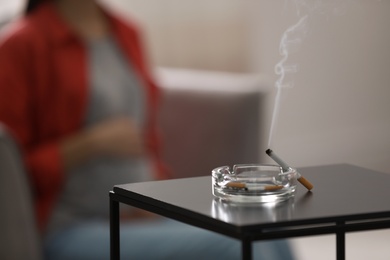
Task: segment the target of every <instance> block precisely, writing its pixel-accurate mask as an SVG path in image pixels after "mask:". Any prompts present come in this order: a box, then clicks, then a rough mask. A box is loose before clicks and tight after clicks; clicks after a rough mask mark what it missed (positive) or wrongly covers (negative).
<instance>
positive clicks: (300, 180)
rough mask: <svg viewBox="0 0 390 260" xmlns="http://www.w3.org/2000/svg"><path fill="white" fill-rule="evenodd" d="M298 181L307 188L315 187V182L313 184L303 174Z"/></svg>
mask: <svg viewBox="0 0 390 260" xmlns="http://www.w3.org/2000/svg"><path fill="white" fill-rule="evenodd" d="M298 181H299V182H300V183H301V184H302V185H303V186H305V187H306V189H308V190H311V189H313V184H311V183H310V182H309V181H308V180H306V178H305V177H303V176H302V175H301V177H299V178H298Z"/></svg>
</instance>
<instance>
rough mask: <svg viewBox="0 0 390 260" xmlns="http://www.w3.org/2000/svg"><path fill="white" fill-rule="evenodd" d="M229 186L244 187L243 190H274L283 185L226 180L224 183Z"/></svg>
mask: <svg viewBox="0 0 390 260" xmlns="http://www.w3.org/2000/svg"><path fill="white" fill-rule="evenodd" d="M226 186H227V187H229V188H237V189H245V190H265V191H274V190H280V189H282V188H283V185H259V184H254V183H243V182H228V183H227V184H226Z"/></svg>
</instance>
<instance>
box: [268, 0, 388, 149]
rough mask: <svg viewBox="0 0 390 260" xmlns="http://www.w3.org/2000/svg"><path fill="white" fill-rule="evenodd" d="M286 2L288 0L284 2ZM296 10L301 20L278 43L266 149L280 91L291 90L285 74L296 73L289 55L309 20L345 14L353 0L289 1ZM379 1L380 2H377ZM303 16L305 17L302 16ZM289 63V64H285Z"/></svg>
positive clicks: (271, 136) (278, 105) (304, 35)
mask: <svg viewBox="0 0 390 260" xmlns="http://www.w3.org/2000/svg"><path fill="white" fill-rule="evenodd" d="M286 1H288V0H286ZM289 1H290V3H292V4H293V5H294V7H295V8H296V12H297V16H298V17H300V16H301V18H300V19H299V20H298V22H297V23H296V24H294V25H292V26H291V27H289V28H288V29H287V30H286V31H285V32H284V33H283V35H282V38H281V41H280V48H279V50H280V54H281V56H282V59H281V60H280V61H279V62H278V63H277V64H276V66H275V73H276V74H277V75H279V78H278V79H277V81H276V83H275V86H276V88H277V93H276V96H275V103H274V110H273V114H272V121H271V127H270V132H269V140H268V148H270V147H271V143H272V140H273V134H274V132H275V128H276V121H277V119H278V115H279V108H280V102H281V96H282V92H283V91H282V90H283V89H286V88H292V87H293V86H294V83H293V82H292V81H287V82H286V74H288V73H289V74H293V73H296V72H298V65H297V64H294V63H291V61H289V55H290V54H291V53H292V52H295V51H297V50H298V48H299V47H300V45H301V44H302V42H303V40H304V38H305V37H306V35H307V33H308V24H309V20H310V19H312V17H314V16H325V18H327V19H328V18H329V17H330V16H338V15H342V14H344V13H345V9H346V8H347V5H348V3H350V2H351V1H353V0H310V1H309V0H289ZM379 1H380V0H379ZM302 14H305V15H302ZM287 62H289V64H288V63H287Z"/></svg>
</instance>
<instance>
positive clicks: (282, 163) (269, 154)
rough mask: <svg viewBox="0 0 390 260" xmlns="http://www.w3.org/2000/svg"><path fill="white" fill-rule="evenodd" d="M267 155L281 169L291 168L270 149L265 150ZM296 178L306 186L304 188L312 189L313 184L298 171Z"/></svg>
mask: <svg viewBox="0 0 390 260" xmlns="http://www.w3.org/2000/svg"><path fill="white" fill-rule="evenodd" d="M265 152H266V153H267V154H268V156H269V157H271V158H272V159H273V160H274V161H275V162H277V163H278V164H279V165H280V166H281V167H282V169H283V171H285V172H286V171H289V170H290V169H291V167H290V166H288V164H287V163H285V162H284V161H283V160H282V159H280V158H279V157H278V156H277V155H276V154H275V153H274V152H273V151H272V150H271V149H267V151H265ZM297 180H298V181H299V182H300V183H301V184H302V185H303V186H305V187H306V189H308V190H311V189H313V184H311V183H310V182H309V181H308V180H306V179H305V177H303V176H302V175H301V174H300V173H299V172H298V171H297Z"/></svg>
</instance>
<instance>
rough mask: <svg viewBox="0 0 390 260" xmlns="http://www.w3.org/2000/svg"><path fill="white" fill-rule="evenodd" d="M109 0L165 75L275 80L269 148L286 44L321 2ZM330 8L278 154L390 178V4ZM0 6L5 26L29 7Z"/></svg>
mask: <svg viewBox="0 0 390 260" xmlns="http://www.w3.org/2000/svg"><path fill="white" fill-rule="evenodd" d="M102 1H103V2H105V3H107V4H109V5H111V6H112V7H113V8H115V9H116V10H117V11H118V12H121V13H122V14H124V15H125V16H131V17H132V19H135V20H137V21H138V22H139V24H141V25H142V27H143V29H144V32H145V38H146V39H145V43H146V46H147V48H148V49H149V56H150V60H151V62H152V64H153V65H154V66H156V67H157V66H158V67H174V68H187V69H200V70H212V71H228V72H238V73H241V72H243V73H253V74H260V75H261V76H262V77H263V78H266V80H267V81H268V83H269V84H267V86H268V89H266V90H265V91H266V92H267V99H266V103H267V104H266V106H265V108H266V114H267V119H266V120H262V121H261V124H262V125H261V126H260V127H261V129H262V133H264V134H263V137H262V139H263V140H262V142H261V146H262V147H260V150H261V151H263V150H265V149H267V148H268V147H266V146H267V143H268V136H269V129H270V124H271V116H272V112H273V105H274V96H275V92H276V88H275V87H274V83H275V81H276V80H277V78H278V76H277V75H276V74H275V72H274V66H275V64H276V63H277V62H278V61H279V60H280V59H281V56H280V53H279V43H280V40H281V37H282V35H283V33H284V32H285V31H286V29H287V28H289V27H290V26H291V25H293V24H295V23H296V22H297V21H298V19H299V15H301V16H302V15H304V14H305V12H308V10H309V11H310V10H311V9H313V8H314V5H312V6H310V5H311V4H312V3H318V2H320V1H312V0H307V1H302V0H276V1H269V0H247V1H242V0H212V1H209V0H197V1H190V0H164V1H158V0H154V1H153V0H149V1H142V0H102ZM325 2H326V3H329V2H331V3H332V6H327V7H326V8H323V10H321V11H322V13H321V12H317V13H315V15H312V16H311V17H310V19H309V20H308V27H309V31H308V34H307V35H306V37H305V39H303V41H302V43H301V44H300V46H299V50H298V51H297V52H295V53H294V54H293V55H291V56H290V58H289V59H291V60H292V62H293V63H295V64H296V65H298V72H297V73H295V74H294V75H292V76H291V77H293V81H294V87H293V88H290V89H287V90H285V91H284V94H283V99H282V102H281V105H280V107H279V108H280V112H279V115H278V118H277V124H276V128H275V131H273V138H272V142H271V145H272V147H271V148H272V149H274V150H275V151H276V152H277V153H278V154H279V155H280V156H281V157H282V158H285V159H286V161H287V162H289V164H291V165H294V166H297V167H302V166H312V165H319V164H332V163H343V162H346V163H352V164H355V165H358V166H362V167H366V168H370V169H374V170H378V171H382V172H387V173H390V160H389V159H390V158H389V157H390V117H389V113H390V102H389V101H388V99H389V97H390V83H389V72H390V71H389V69H390V51H389V50H388V46H390V30H388V25H389V24H390V15H389V13H390V2H389V1H380V0H375V1H373V0H343V1H334V0H330V1H325ZM0 5H1V8H0V23H4V22H5V21H7V20H9V19H11V18H15V17H17V16H18V13H20V11H21V9H22V8H23V5H24V0H13V1H10V0H0ZM310 8H311V9H310ZM299 12H300V13H299ZM260 160H261V161H263V160H267V158H265V156H264V157H262V158H260Z"/></svg>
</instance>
